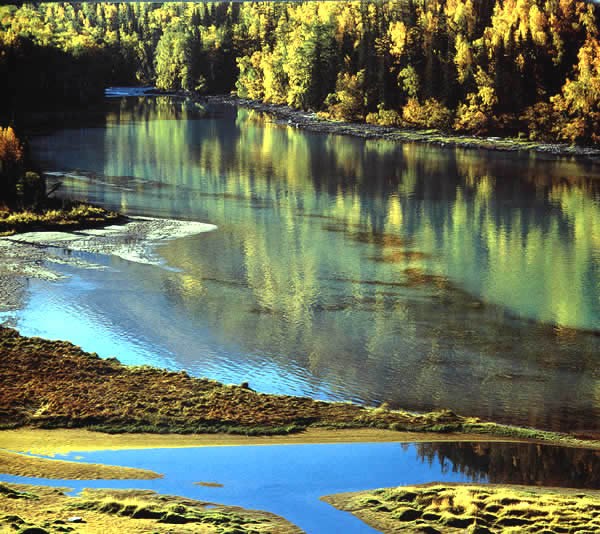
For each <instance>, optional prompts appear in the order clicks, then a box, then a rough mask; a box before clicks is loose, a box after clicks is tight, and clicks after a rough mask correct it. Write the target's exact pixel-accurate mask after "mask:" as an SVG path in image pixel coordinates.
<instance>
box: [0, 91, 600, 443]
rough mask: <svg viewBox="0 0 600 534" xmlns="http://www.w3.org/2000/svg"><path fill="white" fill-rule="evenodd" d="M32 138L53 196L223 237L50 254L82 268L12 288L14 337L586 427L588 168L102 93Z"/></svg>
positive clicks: (267, 387)
mask: <svg viewBox="0 0 600 534" xmlns="http://www.w3.org/2000/svg"><path fill="white" fill-rule="evenodd" d="M61 124H62V123H61ZM31 148H32V154H33V157H34V159H35V160H36V161H37V163H38V164H39V166H40V167H41V168H43V169H44V170H45V171H48V172H50V173H52V174H51V175H50V178H51V179H53V180H60V181H61V182H62V183H63V186H62V188H61V189H60V194H61V195H64V196H70V197H76V198H80V199H86V200H90V201H92V202H95V203H98V204H101V205H103V206H106V207H110V208H114V209H117V210H119V211H121V212H123V213H125V214H130V215H148V216H154V217H170V218H178V219H187V220H193V221H200V222H206V223H210V224H214V225H216V226H217V229H216V230H215V231H211V232H206V233H202V234H197V235H193V236H189V237H185V238H181V239H176V240H171V241H165V242H163V243H161V244H159V245H158V246H156V247H155V249H154V253H155V254H156V255H157V256H159V257H160V260H161V261H160V262H157V264H146V263H143V262H135V261H127V260H125V259H122V258H118V257H115V256H110V255H102V254H91V253H85V252H76V251H60V250H59V251H56V250H55V251H53V254H54V255H55V256H56V255H58V256H60V255H61V254H62V255H64V256H65V257H66V256H68V255H69V256H77V257H78V258H79V259H81V265H83V266H79V267H78V266H73V265H72V264H68V263H67V262H63V263H56V262H54V263H52V268H53V269H54V270H55V271H56V272H57V273H59V274H60V275H63V276H64V278H62V279H61V280H58V281H44V280H37V279H34V278H31V279H23V280H22V286H21V289H20V292H16V293H15V295H16V297H15V298H14V300H15V302H14V304H13V305H12V306H10V307H9V309H4V310H3V311H2V313H1V314H0V320H2V321H5V322H7V323H8V324H12V325H14V326H16V327H17V328H18V329H19V330H20V332H21V333H22V334H24V335H39V336H42V337H48V338H60V339H68V340H70V341H72V342H74V343H75V344H77V345H80V346H81V347H82V348H84V349H85V350H89V351H94V352H97V353H98V354H100V356H103V357H109V356H117V357H118V358H119V359H120V360H121V361H122V362H124V363H127V364H145V363H147V364H152V365H157V366H161V367H167V368H170V369H185V370H187V371H188V372H189V373H190V374H192V375H195V376H207V377H210V378H214V379H217V380H219V381H223V382H226V383H241V382H243V381H248V382H249V384H250V387H252V388H253V389H255V390H257V391H261V392H270V393H285V394H294V395H307V396H311V397H315V398H320V399H329V400H349V401H354V402H358V403H362V404H366V405H373V406H376V405H379V404H381V403H382V402H387V403H389V405H390V406H391V407H392V408H403V409H408V410H416V411H426V410H434V409H440V408H450V409H452V410H454V411H456V412H457V413H460V414H462V415H473V416H479V417H482V418H484V419H490V420H495V421H499V422H505V423H510V424H516V425H523V426H535V427H538V428H545V429H552V430H561V431H566V430H590V429H592V430H594V429H596V428H597V421H598V417H599V416H600V365H599V363H600V362H599V360H600V187H599V184H600V181H599V178H600V166H598V165H594V164H592V163H587V162H583V161H581V162H577V161H572V160H567V159H557V158H552V157H550V156H543V155H539V154H533V153H531V154H529V153H503V152H491V151H483V150H477V151H473V150H471V151H469V150H461V149H454V148H436V147H433V146H428V145H420V144H398V143H393V142H390V141H384V140H363V139H358V138H353V137H348V136H338V135H322V134H315V133H310V132H303V131H301V130H299V129H297V128H294V127H290V126H288V125H287V124H279V123H278V122H277V121H276V120H274V119H273V117H270V116H269V115H266V114H263V113H259V112H255V111H251V110H247V109H242V108H236V107H233V106H226V105H208V104H206V105H203V104H201V103H197V102H193V101H191V100H186V99H182V98H175V97H166V96H161V97H150V96H147V97H139V96H136V97H120V96H119V97H115V98H107V99H106V102H105V106H104V108H103V109H102V110H100V111H98V110H94V111H93V112H92V111H90V113H89V114H86V113H81V114H80V115H79V116H78V117H77V118H76V119H73V117H70V118H69V120H68V121H65V122H64V124H63V125H62V126H61V127H56V128H54V129H53V130H52V131H46V132H44V133H40V134H39V135H37V136H36V137H34V138H33V139H32V140H31ZM85 265H96V266H99V267H101V268H86V267H85Z"/></svg>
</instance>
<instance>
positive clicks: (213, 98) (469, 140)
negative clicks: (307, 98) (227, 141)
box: [145, 91, 600, 163]
mask: <svg viewBox="0 0 600 534" xmlns="http://www.w3.org/2000/svg"><path fill="white" fill-rule="evenodd" d="M145 94H147V95H148V96H157V95H160V94H161V93H157V92H156V91H148V92H146V93H145ZM169 95H171V96H182V95H181V94H177V93H175V94H173V93H165V95H164V96H169ZM183 96H190V97H191V98H193V99H194V100H196V101H198V102H200V103H203V102H205V103H209V104H210V103H212V104H227V105H232V106H239V107H243V108H246V109H252V110H256V111H260V112H265V113H270V114H273V115H274V116H275V117H277V119H279V120H278V121H277V122H279V121H281V123H282V124H283V125H287V126H291V127H295V128H301V129H303V130H307V131H310V132H315V133H320V134H338V135H350V136H354V137H359V138H362V139H372V140H376V139H384V140H388V141H395V142H399V143H421V144H426V145H433V146H438V147H446V148H449V147H455V148H465V149H483V150H492V151H497V152H530V153H538V154H546V155H551V156H558V157H575V158H577V159H581V160H584V161H591V162H595V163H599V162H600V148H593V147H585V146H579V145H568V144H566V143H539V142H535V141H529V140H523V139H513V138H509V137H479V136H475V135H462V134H452V133H445V132H441V131H439V130H435V129H428V130H425V129H416V128H415V129H414V130H411V129H406V128H396V127H391V126H379V125H373V124H368V123H366V122H345V121H336V120H328V119H322V118H320V117H318V116H317V114H316V113H315V112H312V111H309V112H306V111H301V110H294V109H292V108H290V107H288V106H286V105H283V104H270V103H265V102H261V101H258V100H250V99H247V98H240V97H238V96H235V95H202V96H195V95H183Z"/></svg>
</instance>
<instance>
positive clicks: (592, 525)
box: [322, 483, 600, 534]
mask: <svg viewBox="0 0 600 534" xmlns="http://www.w3.org/2000/svg"><path fill="white" fill-rule="evenodd" d="M375 496H376V498H375ZM322 499H323V500H325V501H326V502H328V503H330V504H332V505H333V506H335V507H336V508H338V509H340V510H345V511H348V512H351V513H353V514H354V515H356V516H357V517H359V518H360V519H362V520H363V521H365V522H366V523H368V524H369V525H371V526H372V527H374V528H376V529H378V530H380V531H382V532H399V531H402V532H407V533H413V532H414V533H416V532H446V533H454V532H457V533H458V532H466V533H468V534H476V533H477V534H485V533H490V534H495V533H501V532H502V533H506V532H515V533H516V532H555V533H556V532H597V531H598V523H597V519H595V518H597V513H598V512H597V511H598V507H599V506H600V495H599V494H598V492H591V493H590V494H582V493H578V494H577V493H575V492H574V490H560V491H559V490H551V489H542V488H537V487H536V488H533V489H526V488H524V487H507V486H478V485H472V484H465V485H461V484H448V485H447V484H444V485H442V484H439V483H433V484H426V485H421V486H409V487H399V488H387V489H380V490H373V491H365V492H357V493H342V494H338V495H329V496H327V497H323V498H322ZM386 509H387V510H388V511H386Z"/></svg>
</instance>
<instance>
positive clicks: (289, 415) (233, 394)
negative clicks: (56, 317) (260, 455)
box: [0, 326, 600, 449]
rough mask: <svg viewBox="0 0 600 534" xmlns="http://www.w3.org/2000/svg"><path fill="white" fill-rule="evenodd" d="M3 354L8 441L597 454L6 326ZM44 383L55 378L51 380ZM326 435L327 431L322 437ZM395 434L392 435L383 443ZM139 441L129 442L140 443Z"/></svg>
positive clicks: (0, 399)
mask: <svg viewBox="0 0 600 534" xmlns="http://www.w3.org/2000/svg"><path fill="white" fill-rule="evenodd" d="M0 354H2V356H3V357H2V358H1V359H0V377H2V379H0V386H1V387H0V405H1V406H5V408H3V409H2V410H1V411H0V429H2V430H4V431H6V432H7V433H8V434H6V435H10V432H13V437H15V436H16V435H15V434H14V432H17V431H18V429H19V428H21V429H26V428H34V427H35V428H40V429H45V430H51V429H80V430H93V431H100V432H104V433H105V435H106V436H107V439H106V441H109V440H114V441H118V440H123V439H124V438H121V437H119V435H138V436H140V435H141V436H145V435H148V434H152V435H165V438H161V439H166V440H173V441H177V439H186V440H191V441H194V443H197V442H198V438H195V437H192V436H198V435H204V436H211V437H210V438H205V439H206V441H207V443H211V444H214V443H215V440H217V441H216V442H217V443H218V440H219V436H225V435H230V436H232V437H228V438H227V439H228V440H229V443H235V442H236V440H241V443H243V442H245V443H247V438H248V437H254V436H263V437H264V436H267V438H264V439H266V440H267V441H269V440H270V442H271V443H273V444H274V443H275V440H277V439H282V440H284V442H285V439H287V438H285V436H288V435H289V436H300V439H309V440H310V442H315V439H313V438H312V435H311V436H310V437H309V438H307V437H306V436H307V435H305V437H304V438H302V435H303V434H304V433H305V432H307V431H310V432H313V433H314V435H315V436H320V438H316V439H317V440H318V439H334V440H337V439H338V438H339V436H340V435H341V434H338V433H337V431H340V430H348V432H349V433H350V432H353V433H355V434H357V435H358V434H361V433H363V434H364V433H368V432H369V431H370V432H373V431H379V430H383V431H386V432H389V433H390V434H388V437H386V440H397V441H402V440H405V439H406V438H403V437H401V436H402V435H403V433H407V432H408V433H411V434H414V433H417V434H419V435H421V436H423V439H421V440H419V441H431V440H434V439H440V438H439V436H438V437H437V438H433V436H435V435H438V434H441V435H442V436H443V437H444V439H445V440H446V441H457V440H459V439H460V440H462V441H464V439H461V437H458V436H468V439H469V440H471V441H472V440H473V439H480V440H482V441H487V440H497V439H499V440H504V441H515V440H517V441H521V440H525V441H528V442H531V443H545V444H554V445H564V446H569V447H582V448H591V449H600V441H598V440H584V439H578V438H577V437H576V436H573V435H569V434H565V433H556V432H548V431H541V430H535V429H527V428H518V427H510V426H508V425H501V424H496V423H492V422H486V421H481V420H480V419H478V418H475V417H463V416H460V415H457V414H455V413H453V412H451V411H450V410H443V411H440V412H430V413H424V414H417V413H410V412H405V411H401V410H389V409H388V408H387V407H385V406H382V407H380V408H368V407H364V406H360V405H358V404H352V403H344V402H324V401H316V400H314V399H311V398H308V397H294V396H289V395H273V394H264V393H259V392H256V391H254V390H252V389H251V388H250V386H249V385H248V384H247V383H243V384H240V385H234V384H229V385H225V384H222V383H219V382H217V381H215V380H210V379H206V378H195V377H191V376H189V375H188V374H187V373H186V372H185V371H181V372H174V371H167V370H165V369H160V368H155V367H151V366H126V365H123V364H121V363H120V362H119V361H118V360H117V359H116V358H108V359H102V358H100V357H99V356H98V355H97V354H95V353H88V352H85V351H83V350H82V349H81V348H80V347H77V346H75V345H73V344H72V343H69V342H66V341H50V340H45V339H42V338H37V337H26V336H21V335H20V334H19V333H18V332H17V331H16V330H14V329H12V328H7V327H3V326H0ZM46 377H52V381H49V380H48V379H47V378H46ZM325 431H327V432H331V431H333V432H332V433H330V434H327V433H325V434H323V433H322V432H325ZM319 432H321V433H322V434H319ZM392 434H393V435H394V438H390V437H389V436H392ZM168 435H175V436H179V438H170V437H168ZM182 435H185V436H184V437H182ZM365 435H366V434H365ZM282 436H283V437H282ZM372 436H375V434H372ZM381 436H383V434H382V433H380V434H379V439H382V438H381ZM429 436H432V439H429ZM144 439H146V438H143V437H142V438H141V439H139V438H135V440H134V441H136V442H137V444H138V445H139V443H140V442H141V441H143V440H144ZM297 439H298V438H297V437H294V438H290V441H292V442H293V441H294V440H297ZM344 439H345V438H344ZM373 439H375V438H373ZM410 439H411V440H414V438H412V437H411V438H410ZM296 442H298V441H296ZM16 444H17V442H16V441H15V442H14V445H15V446H16Z"/></svg>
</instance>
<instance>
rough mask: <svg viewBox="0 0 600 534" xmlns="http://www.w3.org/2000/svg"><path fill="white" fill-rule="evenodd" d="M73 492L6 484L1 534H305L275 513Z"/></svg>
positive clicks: (1, 492)
mask: <svg viewBox="0 0 600 534" xmlns="http://www.w3.org/2000/svg"><path fill="white" fill-rule="evenodd" d="M67 491H70V488H51V487H46V486H30V485H24V484H5V483H2V484H0V508H1V509H2V512H3V516H2V517H1V518H0V532H15V531H18V532H22V533H28V534H54V533H58V532H72V533H74V534H76V533H85V534H105V533H107V532H136V533H148V534H149V533H154V534H163V533H164V534H167V533H173V532H181V533H183V532H202V533H206V534H213V533H215V534H216V533H230V534H260V533H263V532H264V533H266V532H277V533H279V534H301V533H302V530H300V529H299V528H298V527H296V526H295V525H293V524H292V523H290V522H289V521H287V520H285V519H283V518H282V517H280V516H277V515H275V514H272V513H269V512H263V511H257V510H248V509H244V508H239V507H236V506H225V505H220V504H214V503H211V502H204V501H196V500H192V499H187V498H183V497H177V496H173V495H159V494H156V493H154V492H153V491H148V490H104V489H85V490H84V491H83V492H82V494H81V495H80V496H79V497H70V496H68V495H65V492H67ZM174 529H176V530H174Z"/></svg>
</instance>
